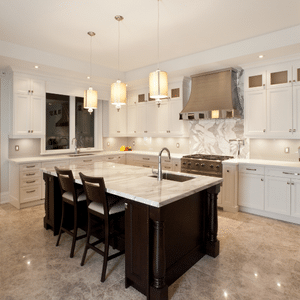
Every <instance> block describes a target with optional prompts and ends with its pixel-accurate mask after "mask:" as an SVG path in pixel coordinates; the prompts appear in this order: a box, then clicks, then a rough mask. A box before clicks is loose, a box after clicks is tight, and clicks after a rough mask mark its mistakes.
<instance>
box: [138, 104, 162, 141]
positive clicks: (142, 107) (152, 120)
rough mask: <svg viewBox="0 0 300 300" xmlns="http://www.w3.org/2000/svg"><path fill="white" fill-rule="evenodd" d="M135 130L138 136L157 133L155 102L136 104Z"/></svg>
mask: <svg viewBox="0 0 300 300" xmlns="http://www.w3.org/2000/svg"><path fill="white" fill-rule="evenodd" d="M134 131H136V133H137V135H138V136H155V135H156V134H157V105H156V103H155V102H144V103H138V104H136V130H134Z"/></svg>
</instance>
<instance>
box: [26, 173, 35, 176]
mask: <svg viewBox="0 0 300 300" xmlns="http://www.w3.org/2000/svg"><path fill="white" fill-rule="evenodd" d="M33 175H35V173H27V174H26V176H33Z"/></svg>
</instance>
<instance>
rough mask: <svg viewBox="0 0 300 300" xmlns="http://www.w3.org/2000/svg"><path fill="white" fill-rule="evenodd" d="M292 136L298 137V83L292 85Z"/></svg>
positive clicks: (299, 118)
mask: <svg viewBox="0 0 300 300" xmlns="http://www.w3.org/2000/svg"><path fill="white" fill-rule="evenodd" d="M299 70H300V68H299ZM299 79H300V78H299ZM293 137H294V138H300V84H299V83H298V84H296V85H295V86H293Z"/></svg>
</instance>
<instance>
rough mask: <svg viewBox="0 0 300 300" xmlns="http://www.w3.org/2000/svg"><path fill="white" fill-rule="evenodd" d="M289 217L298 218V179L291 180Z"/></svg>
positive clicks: (299, 198) (299, 191)
mask: <svg viewBox="0 0 300 300" xmlns="http://www.w3.org/2000/svg"><path fill="white" fill-rule="evenodd" d="M290 187H291V215H292V216H293V217H297V218H300V179H291V186H290Z"/></svg>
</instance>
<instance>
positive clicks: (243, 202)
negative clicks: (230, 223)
mask: <svg viewBox="0 0 300 300" xmlns="http://www.w3.org/2000/svg"><path fill="white" fill-rule="evenodd" d="M264 177H265V176H264V167H258V166H256V165H248V164H247V165H240V166H239V191H238V204H239V206H243V207H248V208H254V209H260V210H263V209H264V194H265V181H264Z"/></svg>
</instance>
